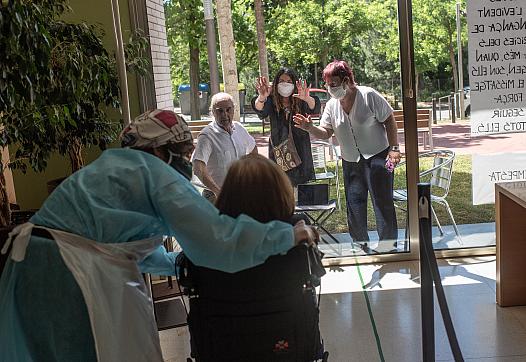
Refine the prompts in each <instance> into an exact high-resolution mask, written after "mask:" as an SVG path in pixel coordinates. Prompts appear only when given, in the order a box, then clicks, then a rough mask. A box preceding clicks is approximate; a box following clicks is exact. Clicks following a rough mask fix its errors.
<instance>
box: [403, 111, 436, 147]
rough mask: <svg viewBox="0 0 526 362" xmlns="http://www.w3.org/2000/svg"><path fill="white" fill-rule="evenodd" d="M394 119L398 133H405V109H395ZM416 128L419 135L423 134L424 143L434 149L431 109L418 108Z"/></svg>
mask: <svg viewBox="0 0 526 362" xmlns="http://www.w3.org/2000/svg"><path fill="white" fill-rule="evenodd" d="M393 115H394V119H395V121H396V127H397V128H398V133H404V111H403V110H395V111H393ZM416 128H417V133H418V135H419V136H420V135H422V145H423V146H424V148H426V145H428V146H429V149H430V150H431V151H433V119H432V116H431V109H417V110H416Z"/></svg>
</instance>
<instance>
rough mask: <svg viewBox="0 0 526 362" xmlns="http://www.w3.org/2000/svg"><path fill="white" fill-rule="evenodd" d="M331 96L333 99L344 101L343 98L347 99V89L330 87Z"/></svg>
mask: <svg viewBox="0 0 526 362" xmlns="http://www.w3.org/2000/svg"><path fill="white" fill-rule="evenodd" d="M328 91H329V94H330V95H331V97H332V98H336V99H342V98H343V97H345V94H347V89H345V87H344V86H343V85H341V86H339V87H330V86H329V89H328Z"/></svg>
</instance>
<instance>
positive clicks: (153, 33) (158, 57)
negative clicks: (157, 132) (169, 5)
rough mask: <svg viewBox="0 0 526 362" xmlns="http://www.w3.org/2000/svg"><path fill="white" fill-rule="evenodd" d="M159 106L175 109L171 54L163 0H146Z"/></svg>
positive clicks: (156, 95)
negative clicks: (167, 38) (171, 76)
mask: <svg viewBox="0 0 526 362" xmlns="http://www.w3.org/2000/svg"><path fill="white" fill-rule="evenodd" d="M146 13H147V19H148V30H149V35H150V46H151V51H152V66H153V77H154V83H155V98H156V102H157V108H162V109H173V96H172V81H171V78H170V54H169V49H168V42H167V40H166V23H165V17H164V7H163V1H162V0H146Z"/></svg>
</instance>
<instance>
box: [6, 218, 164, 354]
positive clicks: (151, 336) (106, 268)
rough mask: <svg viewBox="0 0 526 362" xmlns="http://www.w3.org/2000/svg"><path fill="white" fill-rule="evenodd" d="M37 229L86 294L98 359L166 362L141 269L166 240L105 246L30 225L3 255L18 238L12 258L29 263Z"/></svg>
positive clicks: (21, 228)
mask: <svg viewBox="0 0 526 362" xmlns="http://www.w3.org/2000/svg"><path fill="white" fill-rule="evenodd" d="M33 227H36V228H40V229H45V230H47V231H48V232H49V233H50V234H51V235H52V236H53V239H54V240H55V241H56V243H57V245H58V247H59V250H60V254H61V256H62V258H63V259H64V263H65V264H66V266H67V267H68V269H69V270H70V271H71V273H72V274H73V276H74V278H75V280H76V282H77V284H78V285H79V287H80V289H81V291H82V295H83V296H84V300H85V302H86V307H87V309H88V313H89V318H90V323H91V328H92V333H93V338H94V340H95V350H96V353H97V358H98V360H99V361H100V362H113V361H132V362H133V361H137V362H139V361H141V362H142V361H162V360H163V358H162V353H161V346H160V342H159V333H158V331H157V325H156V323H155V318H154V313H153V304H152V300H151V298H150V297H149V292H148V290H147V288H146V286H145V284H144V280H143V277H142V275H141V273H140V271H139V269H138V266H137V262H138V261H140V260H142V259H143V258H144V257H146V256H147V255H149V254H150V253H151V252H152V251H154V250H155V249H156V248H158V247H159V245H161V243H162V238H161V237H155V238H150V239H144V240H138V241H133V242H127V243H117V244H104V243H98V242H96V241H93V240H89V239H86V238H84V237H81V236H79V235H75V234H71V233H67V232H64V231H59V230H54V229H48V228H45V227H41V226H35V225H33V224H31V223H26V224H23V225H20V226H17V227H16V228H15V229H14V230H13V231H12V232H11V233H10V234H9V238H8V239H7V241H6V244H5V245H4V248H3V249H2V253H5V252H7V250H8V248H9V244H10V243H11V240H13V249H12V252H11V259H13V260H14V261H17V262H20V261H22V260H24V257H25V252H26V248H27V245H28V244H29V239H30V237H31V231H32V229H33ZM13 237H14V239H13Z"/></svg>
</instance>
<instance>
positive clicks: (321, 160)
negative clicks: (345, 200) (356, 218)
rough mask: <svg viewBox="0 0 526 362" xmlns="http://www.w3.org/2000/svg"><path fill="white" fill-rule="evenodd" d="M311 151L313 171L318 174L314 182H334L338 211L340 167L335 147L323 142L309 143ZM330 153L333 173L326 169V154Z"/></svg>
mask: <svg viewBox="0 0 526 362" xmlns="http://www.w3.org/2000/svg"><path fill="white" fill-rule="evenodd" d="M311 150H312V161H313V163H314V169H315V170H318V171H320V172H316V174H315V177H316V181H320V180H329V182H330V181H331V180H335V186H336V205H337V206H338V210H341V202H340V176H339V167H340V165H339V164H340V158H339V156H338V152H337V150H336V147H335V146H334V145H332V144H330V143H328V142H325V141H311ZM329 152H332V154H333V155H334V159H335V163H336V167H335V170H334V172H332V171H330V170H329V169H328V168H327V154H328V153H329Z"/></svg>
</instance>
